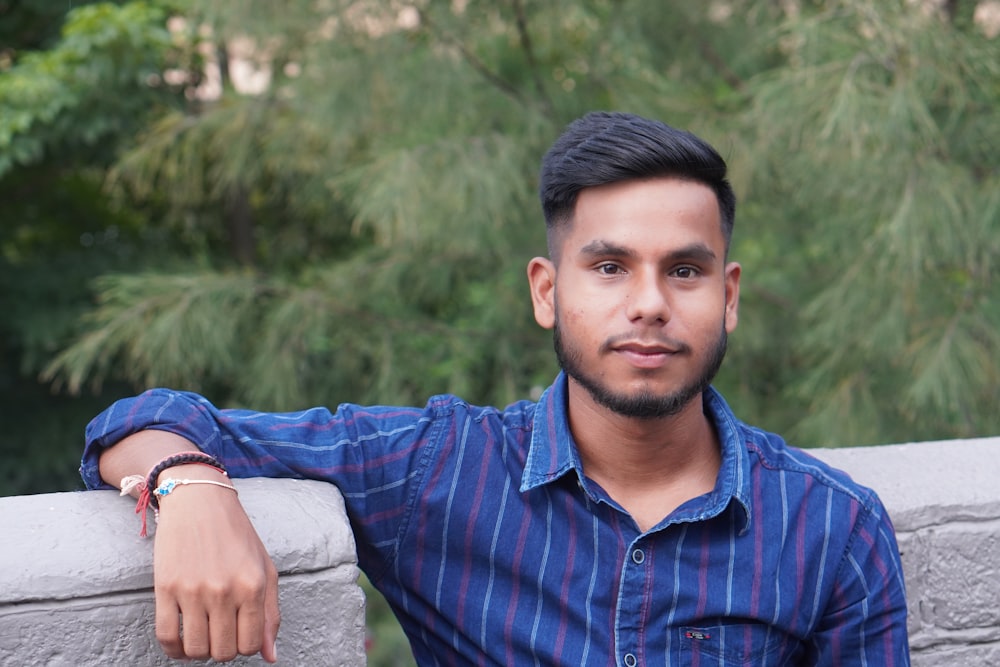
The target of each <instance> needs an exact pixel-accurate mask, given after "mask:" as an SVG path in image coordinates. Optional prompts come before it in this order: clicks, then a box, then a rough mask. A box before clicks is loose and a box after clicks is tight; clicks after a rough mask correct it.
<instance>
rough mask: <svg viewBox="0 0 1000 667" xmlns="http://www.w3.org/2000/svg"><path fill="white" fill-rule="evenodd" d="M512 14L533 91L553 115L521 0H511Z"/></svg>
mask: <svg viewBox="0 0 1000 667" xmlns="http://www.w3.org/2000/svg"><path fill="white" fill-rule="evenodd" d="M513 5H514V16H515V19H516V22H517V33H518V35H519V36H520V38H521V46H522V47H523V48H524V58H525V60H527V61H528V68H529V69H530V70H531V79H532V81H534V83H535V92H537V93H538V98H539V100H541V103H542V106H544V107H545V111H546V113H547V115H548V116H549V117H552V116H553V110H552V100H551V99H549V96H548V93H547V92H546V91H545V85H544V83H543V81H542V78H541V77H540V76H539V72H538V61H537V60H536V59H535V48H534V46H533V45H532V43H531V34H530V33H529V32H528V17H527V15H526V14H525V13H524V2H523V0H513Z"/></svg>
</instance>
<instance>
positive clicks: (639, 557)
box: [629, 549, 646, 658]
mask: <svg viewBox="0 0 1000 667" xmlns="http://www.w3.org/2000/svg"><path fill="white" fill-rule="evenodd" d="M644 560H646V554H644V553H643V552H642V549H636V550H635V551H633V552H632V562H633V563H635V564H636V565H642V562H643V561H644ZM629 655H632V654H631V653H630V654H629ZM634 657H635V656H633V658H634Z"/></svg>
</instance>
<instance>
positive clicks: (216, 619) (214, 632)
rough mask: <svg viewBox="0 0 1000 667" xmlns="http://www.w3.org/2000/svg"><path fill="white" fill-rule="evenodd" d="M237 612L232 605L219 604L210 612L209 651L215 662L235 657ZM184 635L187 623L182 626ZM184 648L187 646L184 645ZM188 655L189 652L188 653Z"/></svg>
mask: <svg viewBox="0 0 1000 667" xmlns="http://www.w3.org/2000/svg"><path fill="white" fill-rule="evenodd" d="M236 617H237V614H236V612H235V611H234V610H233V608H232V606H231V605H230V606H221V607H220V608H218V609H217V610H215V611H213V612H212V614H211V619H210V623H209V626H208V632H209V641H210V642H211V643H210V645H209V652H210V653H211V655H212V659H213V660H215V661H216V662H226V661H229V660H232V659H233V658H235V657H236V648H237V646H236V643H237V642H236V628H237V620H236ZM184 633H185V637H186V636H187V625H186V624H185V626H184ZM185 650H187V647H186V645H185ZM188 655H190V653H189V654H188Z"/></svg>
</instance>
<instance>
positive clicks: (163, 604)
mask: <svg viewBox="0 0 1000 667" xmlns="http://www.w3.org/2000/svg"><path fill="white" fill-rule="evenodd" d="M156 640H157V641H158V642H160V646H161V647H163V652H164V653H166V654H167V656H168V657H170V658H174V659H175V660H179V659H180V658H183V657H184V644H183V643H182V642H181V616H180V610H179V609H178V608H177V605H176V604H175V603H174V601H173V600H172V599H167V597H166V596H165V595H164V596H161V595H160V594H159V591H157V595H156Z"/></svg>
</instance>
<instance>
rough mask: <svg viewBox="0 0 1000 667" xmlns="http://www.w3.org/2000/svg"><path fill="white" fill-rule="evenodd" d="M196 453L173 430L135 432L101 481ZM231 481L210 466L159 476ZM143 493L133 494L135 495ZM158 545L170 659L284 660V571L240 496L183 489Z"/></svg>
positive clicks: (158, 582) (156, 572)
mask: <svg viewBox="0 0 1000 667" xmlns="http://www.w3.org/2000/svg"><path fill="white" fill-rule="evenodd" d="M194 449H197V447H196V446H195V445H194V443H192V442H189V441H188V440H186V439H184V438H182V437H180V436H179V435H174V434H172V433H168V432H166V431H158V430H147V431H139V432H138V433H134V434H132V435H130V436H128V437H127V438H124V439H123V440H122V441H121V442H119V443H118V444H116V445H115V446H114V447H111V448H110V449H107V450H106V451H105V452H104V453H103V454H102V455H101V461H100V466H101V477H102V478H103V479H104V481H106V482H108V483H109V484H113V485H115V486H120V484H121V480H122V478H123V477H124V476H126V475H135V474H146V473H147V472H148V471H149V470H150V468H151V467H152V466H153V465H155V464H156V463H157V462H158V461H160V460H162V459H163V458H164V457H166V456H170V455H173V454H177V453H179V452H183V451H191V450H194ZM166 477H174V478H180V479H206V480H213V481H216V482H219V483H225V484H229V483H230V480H229V479H228V478H227V477H225V476H224V475H222V474H221V473H219V472H217V471H215V470H213V469H212V468H210V467H208V466H203V465H180V466H174V467H172V468H168V469H167V470H165V471H164V472H163V473H161V474H160V479H159V480H157V481H162V480H163V479H165V478H166ZM135 493H137V491H133V494H135ZM159 502H160V521H159V524H158V525H157V528H156V544H155V545H154V548H153V584H154V587H155V589H156V638H157V639H158V640H159V641H160V645H161V646H163V650H164V652H165V653H166V654H167V655H168V656H170V657H171V658H194V659H204V658H209V657H211V658H214V659H215V660H217V661H220V662H222V661H225V660H232V659H233V658H235V657H236V656H237V655H253V654H255V653H260V654H261V655H262V656H263V658H264V659H265V660H267V661H268V662H275V661H276V660H277V659H278V656H277V653H276V650H275V639H276V638H277V635H278V624H279V622H280V618H279V614H278V572H277V570H276V569H275V567H274V563H272V562H271V558H270V556H268V554H267V551H266V550H265V549H264V545H263V544H261V541H260V538H259V537H258V536H257V531H255V530H254V527H253V525H252V524H251V523H250V519H249V518H248V517H247V515H246V512H245V511H244V510H243V506H242V505H241V504H240V501H239V498H238V497H237V495H236V494H235V493H233V492H232V490H230V489H224V488H220V487H218V486H215V485H212V484H188V485H183V486H179V487H178V488H176V489H174V491H172V492H171V493H170V494H168V495H166V496H164V497H162V498H160V501H159Z"/></svg>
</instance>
